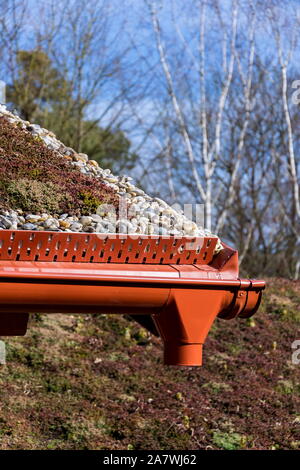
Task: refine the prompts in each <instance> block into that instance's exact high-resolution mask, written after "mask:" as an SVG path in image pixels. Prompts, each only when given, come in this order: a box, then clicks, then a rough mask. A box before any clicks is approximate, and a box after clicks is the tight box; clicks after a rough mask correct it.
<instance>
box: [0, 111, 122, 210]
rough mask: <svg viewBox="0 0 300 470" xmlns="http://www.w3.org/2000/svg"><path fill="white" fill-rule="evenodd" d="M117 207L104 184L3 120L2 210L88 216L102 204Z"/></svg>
mask: <svg viewBox="0 0 300 470" xmlns="http://www.w3.org/2000/svg"><path fill="white" fill-rule="evenodd" d="M103 203H104V204H105V203H107V204H113V205H115V207H116V208H117V206H118V196H117V194H116V193H115V191H113V190H112V189H110V188H109V187H108V186H107V185H106V184H105V183H104V182H102V181H101V180H99V179H96V178H93V177H91V176H87V175H83V174H82V173H81V172H80V170H79V169H78V168H76V167H74V166H73V165H71V164H70V162H69V161H68V160H67V159H65V158H64V157H62V156H61V155H59V154H58V153H57V152H55V151H52V150H50V149H48V148H47V147H46V145H45V144H44V143H43V142H42V141H41V139H40V138H36V137H34V136H32V134H31V133H30V132H28V131H26V130H23V129H19V128H18V127H16V126H15V125H13V124H11V123H10V122H9V121H8V120H7V119H6V118H4V117H1V118H0V208H1V209H21V210H23V211H26V212H34V213H37V212H46V213H48V214H62V213H66V212H67V213H69V214H73V215H86V214H91V213H93V212H96V210H97V207H98V206H99V205H100V204H103Z"/></svg>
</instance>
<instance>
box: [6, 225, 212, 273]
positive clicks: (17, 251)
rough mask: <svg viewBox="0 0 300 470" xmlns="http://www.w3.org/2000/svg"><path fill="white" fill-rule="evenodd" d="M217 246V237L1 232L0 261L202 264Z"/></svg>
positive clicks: (210, 258) (206, 261) (208, 259)
mask: <svg viewBox="0 0 300 470" xmlns="http://www.w3.org/2000/svg"><path fill="white" fill-rule="evenodd" d="M216 243H217V238H216V237H203V238H201V237H182V238H174V237H173V238H163V237H157V236H147V235H139V236H137V235H136V236H132V235H122V234H95V233H90V234H88V233H62V232H30V231H27V230H25V231H24V230H17V231H11V230H0V260H6V261H8V260H11V261H51V262H52V261H53V262H55V261H64V262H77V263H78V262H82V263H135V264H136V263H138V264H140V263H143V264H202V265H203V264H208V263H209V262H210V261H211V260H212V258H213V253H214V249H215V246H216Z"/></svg>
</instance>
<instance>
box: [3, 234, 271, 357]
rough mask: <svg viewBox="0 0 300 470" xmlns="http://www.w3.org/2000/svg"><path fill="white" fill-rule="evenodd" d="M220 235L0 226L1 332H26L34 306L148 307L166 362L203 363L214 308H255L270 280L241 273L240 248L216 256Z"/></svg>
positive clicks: (76, 309)
mask: <svg viewBox="0 0 300 470" xmlns="http://www.w3.org/2000/svg"><path fill="white" fill-rule="evenodd" d="M122 237H124V236H122ZM215 242H216V239H213V237H212V238H211V239H207V238H204V239H200V238H198V239H195V238H193V239H187V238H185V239H180V240H177V241H176V243H175V241H174V239H170V240H167V241H166V240H161V239H157V237H156V238H151V237H148V238H147V237H146V238H145V237H140V238H137V239H136V240H134V241H132V240H131V239H130V237H127V238H125V241H124V238H121V237H120V236H118V235H114V238H112V239H109V238H107V237H100V238H99V237H98V236H97V235H95V234H88V235H87V234H66V233H55V234H53V233H52V232H50V233H49V232H48V233H47V232H46V233H45V232H31V233H28V232H26V233H24V232H20V231H15V232H10V231H0V335H16V334H25V332H26V324H27V319H28V312H40V313H55V312H62V313H82V312H84V313H104V312H105V313H121V314H122V313H126V314H130V315H132V316H134V318H135V319H137V320H138V321H139V318H140V321H141V322H142V319H143V318H145V315H147V316H148V318H151V319H152V321H153V322H154V325H155V327H154V325H153V323H152V325H153V328H150V329H151V331H153V329H155V328H156V330H157V331H158V332H159V333H160V335H161V337H162V339H163V342H164V345H165V354H164V357H165V363H166V364H173V365H201V363H202V345H203V343H204V341H205V338H206V336H207V334H208V331H209V329H210V327H211V324H212V323H213V321H214V319H215V318H216V316H219V317H221V318H225V319H230V318H233V317H236V316H240V317H243V318H246V317H248V316H250V315H252V314H253V313H255V311H256V310H257V308H258V306H259V303H260V300H261V293H262V290H263V289H264V287H265V283H264V281H260V280H252V279H240V278H239V277H238V264H237V252H236V251H234V250H232V249H230V248H229V247H226V246H225V249H224V250H223V251H222V252H221V253H219V254H218V255H217V256H214V255H213V249H214V246H215ZM182 247H183V248H182ZM92 248H93V249H92ZM99 250H100V251H99ZM107 250H109V256H108V254H107ZM151 250H152V251H151ZM91 253H94V254H93V255H91ZM128 253H129V256H127V255H128ZM87 256H88V260H89V261H86V260H87ZM45 258H46V259H47V260H46V261H45ZM128 258H129V259H130V260H132V261H135V262H129V260H128ZM66 259H67V260H68V261H65V260H66ZM95 260H96V261H95ZM120 260H121V261H120ZM170 261H172V262H170ZM181 261H183V262H181ZM173 263H175V264H173ZM12 312H13V313H12ZM142 323H143V322H142ZM144 324H145V322H144ZM147 324H149V321H147Z"/></svg>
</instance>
